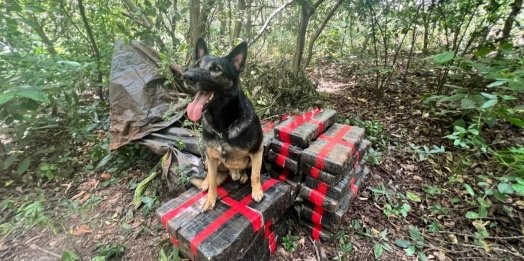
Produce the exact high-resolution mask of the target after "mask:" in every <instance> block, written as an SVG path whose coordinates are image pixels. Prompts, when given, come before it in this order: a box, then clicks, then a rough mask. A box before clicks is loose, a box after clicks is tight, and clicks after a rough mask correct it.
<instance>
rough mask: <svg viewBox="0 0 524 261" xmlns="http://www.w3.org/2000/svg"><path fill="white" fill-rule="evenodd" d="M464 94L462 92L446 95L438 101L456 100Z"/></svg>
mask: <svg viewBox="0 0 524 261" xmlns="http://www.w3.org/2000/svg"><path fill="white" fill-rule="evenodd" d="M464 96H466V95H465V94H464V93H459V94H455V95H452V96H447V97H444V98H442V99H440V100H439V102H454V101H458V100H460V99H462V98H464Z"/></svg>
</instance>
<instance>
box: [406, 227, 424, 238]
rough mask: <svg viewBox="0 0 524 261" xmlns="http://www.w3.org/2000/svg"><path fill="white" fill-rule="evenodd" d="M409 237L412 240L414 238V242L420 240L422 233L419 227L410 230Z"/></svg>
mask: <svg viewBox="0 0 524 261" xmlns="http://www.w3.org/2000/svg"><path fill="white" fill-rule="evenodd" d="M409 235H410V236H411V238H413V240H419V239H420V238H421V234H420V231H419V230H418V228H417V227H413V228H411V229H410V230H409Z"/></svg>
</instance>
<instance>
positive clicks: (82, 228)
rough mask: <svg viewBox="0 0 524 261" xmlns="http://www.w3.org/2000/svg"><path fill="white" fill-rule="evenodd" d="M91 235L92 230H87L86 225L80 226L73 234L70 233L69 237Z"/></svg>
mask: <svg viewBox="0 0 524 261" xmlns="http://www.w3.org/2000/svg"><path fill="white" fill-rule="evenodd" d="M91 233H93V230H91V229H89V227H88V226H87V225H81V226H80V227H79V228H78V229H77V230H76V231H75V232H72V233H71V235H73V236H80V235H83V234H91Z"/></svg>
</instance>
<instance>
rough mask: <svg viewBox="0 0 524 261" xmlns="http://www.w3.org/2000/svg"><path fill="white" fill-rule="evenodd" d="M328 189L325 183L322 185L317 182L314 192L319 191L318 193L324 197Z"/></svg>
mask: <svg viewBox="0 0 524 261" xmlns="http://www.w3.org/2000/svg"><path fill="white" fill-rule="evenodd" d="M328 189H329V186H328V185H327V184H326V183H324V182H322V181H319V182H318V185H317V188H316V190H318V191H320V193H322V194H324V195H326V194H327V191H328Z"/></svg>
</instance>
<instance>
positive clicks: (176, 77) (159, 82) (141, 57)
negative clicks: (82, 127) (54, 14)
mask: <svg viewBox="0 0 524 261" xmlns="http://www.w3.org/2000/svg"><path fill="white" fill-rule="evenodd" d="M161 65H162V59H161V58H160V55H159V53H158V52H157V51H156V50H154V49H152V48H150V47H148V46H146V45H144V44H142V43H140V42H138V41H132V42H131V43H129V44H127V43H124V42H123V41H122V40H117V41H116V43H115V50H114V52H113V58H112V61H111V75H110V78H109V101H110V116H111V125H110V127H109V137H110V146H109V149H110V150H115V149H117V148H119V147H121V146H124V145H126V144H128V143H130V142H134V143H138V144H143V145H145V146H147V147H149V148H150V149H151V150H153V151H154V152H155V153H156V154H158V155H165V158H164V159H165V161H164V164H163V166H162V169H163V172H164V175H166V177H167V180H168V185H169V188H170V190H173V189H175V183H176V182H177V181H178V180H179V179H180V178H181V177H184V176H185V177H192V176H194V175H202V173H203V171H202V169H203V168H202V162H201V158H200V155H201V153H200V150H199V146H198V139H197V133H196V132H194V131H193V130H192V129H190V128H183V127H182V123H183V121H184V120H186V116H185V111H186V105H187V102H188V101H189V99H190V98H189V96H191V95H192V94H194V93H195V92H194V90H190V89H186V88H185V87H184V85H183V83H182V72H181V70H180V69H179V68H178V67H177V66H176V65H174V64H171V65H170V66H169V68H170V70H166V71H167V72H165V73H166V74H168V76H169V77H170V78H171V77H172V78H173V79H172V81H171V83H170V84H166V85H165V83H166V81H167V78H166V77H165V76H164V75H163V73H162V69H161ZM182 144H183V145H182ZM179 148H180V149H181V150H179Z"/></svg>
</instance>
